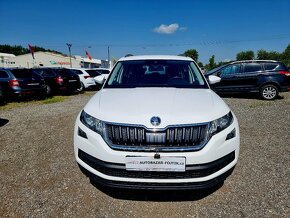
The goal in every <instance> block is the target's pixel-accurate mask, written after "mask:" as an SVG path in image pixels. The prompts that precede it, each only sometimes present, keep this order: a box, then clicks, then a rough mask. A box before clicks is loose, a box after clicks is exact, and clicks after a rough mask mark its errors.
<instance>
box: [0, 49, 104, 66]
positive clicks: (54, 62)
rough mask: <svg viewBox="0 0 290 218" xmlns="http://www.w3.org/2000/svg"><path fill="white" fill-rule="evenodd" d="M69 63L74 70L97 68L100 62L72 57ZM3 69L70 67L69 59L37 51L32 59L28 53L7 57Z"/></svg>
mask: <svg viewBox="0 0 290 218" xmlns="http://www.w3.org/2000/svg"><path fill="white" fill-rule="evenodd" d="M0 54H1V53H0ZM0 57H1V55H0ZM1 60H2V59H1ZM71 63H72V67H74V68H83V67H85V68H98V67H100V66H101V64H102V61H101V60H99V59H94V58H93V59H91V60H90V59H89V58H85V57H81V56H72V57H71ZM4 67H26V68H32V67H70V57H69V56H65V55H61V54H56V53H52V52H43V51H38V52H35V53H34V59H33V58H32V55H31V54H30V53H28V54H24V55H18V56H15V55H14V57H9V58H8V61H7V64H5V66H4Z"/></svg>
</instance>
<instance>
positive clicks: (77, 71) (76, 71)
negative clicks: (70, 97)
mask: <svg viewBox="0 0 290 218" xmlns="http://www.w3.org/2000/svg"><path fill="white" fill-rule="evenodd" d="M71 72H74V73H75V74H78V75H81V74H84V73H83V72H82V71H81V70H71Z"/></svg>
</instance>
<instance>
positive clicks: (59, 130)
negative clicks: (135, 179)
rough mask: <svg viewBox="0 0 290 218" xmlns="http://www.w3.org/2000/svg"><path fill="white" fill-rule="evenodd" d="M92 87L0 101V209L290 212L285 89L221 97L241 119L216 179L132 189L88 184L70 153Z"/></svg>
mask: <svg viewBox="0 0 290 218" xmlns="http://www.w3.org/2000/svg"><path fill="white" fill-rule="evenodd" d="M93 93H94V92H89V93H88V94H84V95H74V96H69V97H68V98H67V99H65V100H64V101H63V102H58V103H53V104H40V103H29V104H24V105H23V106H19V107H15V108H9V109H4V110H3V109H1V108H0V118H1V119H0V148H1V154H0V163H1V164H0V183H1V190H0V196H1V200H0V217H290V182H289V181H290V134H289V133H290V93H289V92H288V93H282V94H280V96H281V98H279V99H276V100H274V101H263V100H259V99H256V98H247V97H243V96H235V97H228V96H227V97H224V100H225V102H226V103H227V104H228V105H229V106H230V107H231V109H232V110H233V111H234V113H235V114H236V116H237V118H238V120H239V123H240V133H241V150H240V157H239V161H238V165H237V166H236V168H235V170H234V172H233V174H232V175H231V176H230V177H229V178H228V179H227V180H226V181H225V183H224V185H223V186H221V187H216V188H215V189H213V190H208V191H203V192H200V191H199V192H198V191H192V192H189V191H186V192H185V191H162V192H161V191H132V190H130V191H129V190H113V189H106V188H103V187H100V186H98V185H97V184H91V183H90V182H89V180H88V179H87V178H86V177H85V176H84V175H83V174H82V173H81V171H80V170H79V168H78V166H77V164H76V162H75V158H74V154H73V127H74V122H75V118H76V116H77V114H78V112H79V111H80V110H81V109H82V107H83V106H84V105H85V104H86V102H87V101H88V100H89V99H90V97H91V96H92V95H93Z"/></svg>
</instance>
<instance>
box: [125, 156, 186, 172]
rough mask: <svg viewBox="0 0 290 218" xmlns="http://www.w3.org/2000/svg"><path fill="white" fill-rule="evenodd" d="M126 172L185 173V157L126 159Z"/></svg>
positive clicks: (133, 157)
mask: <svg viewBox="0 0 290 218" xmlns="http://www.w3.org/2000/svg"><path fill="white" fill-rule="evenodd" d="M126 170H131V171H167V172H184V171H185V157H161V158H160V159H154V157H137V156H127V157H126Z"/></svg>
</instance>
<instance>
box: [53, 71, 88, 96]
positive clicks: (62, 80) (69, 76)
mask: <svg viewBox="0 0 290 218" xmlns="http://www.w3.org/2000/svg"><path fill="white" fill-rule="evenodd" d="M50 69H51V70H52V71H53V72H55V73H56V74H57V75H58V77H57V83H58V84H59V92H60V93H64V94H71V93H75V92H79V91H80V90H81V89H82V88H81V87H82V86H81V81H80V77H79V76H78V75H77V74H76V73H75V72H74V71H73V70H71V69H67V68H50Z"/></svg>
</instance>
